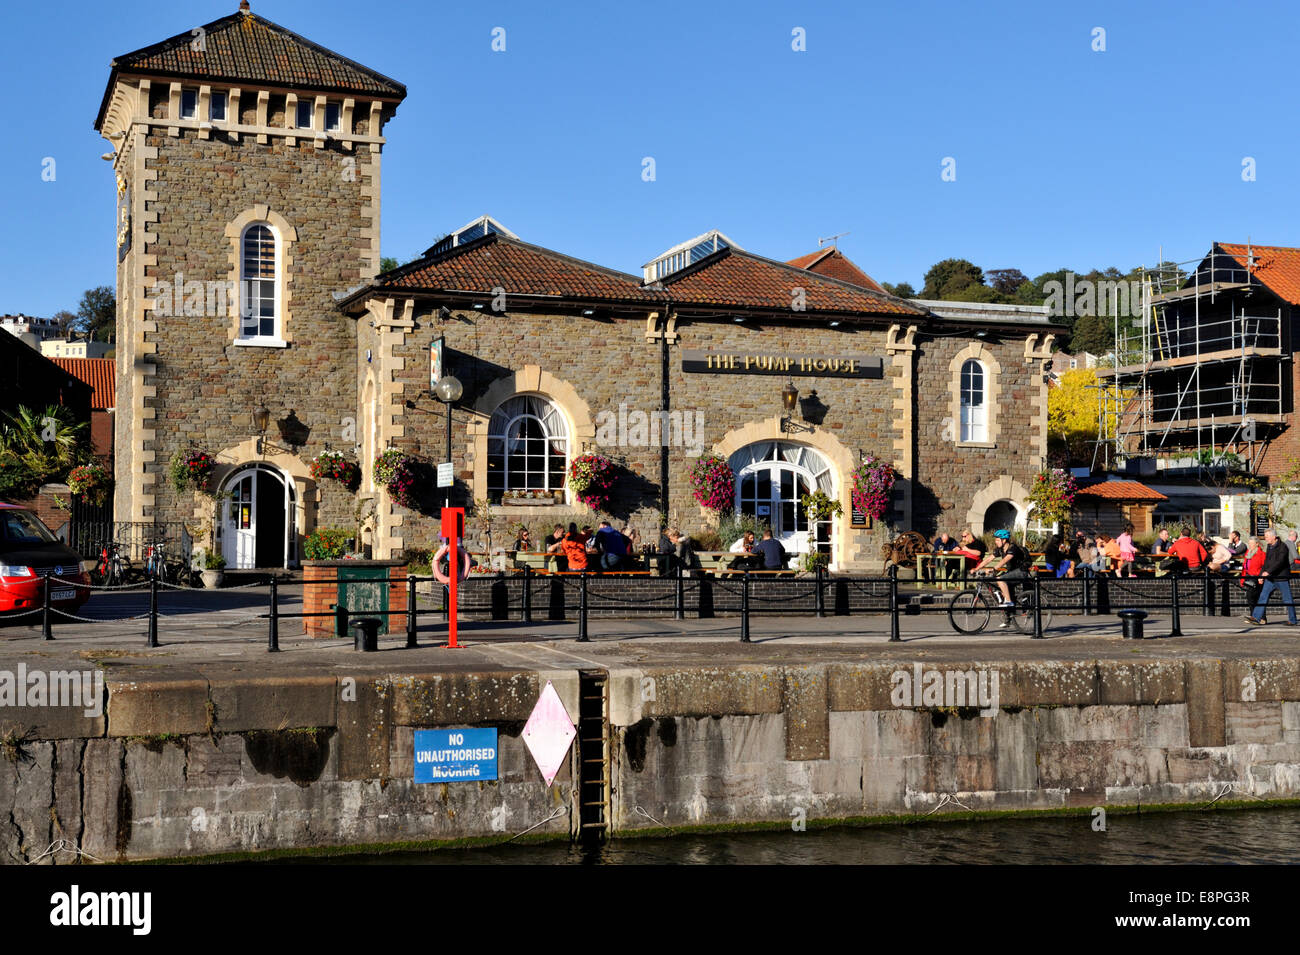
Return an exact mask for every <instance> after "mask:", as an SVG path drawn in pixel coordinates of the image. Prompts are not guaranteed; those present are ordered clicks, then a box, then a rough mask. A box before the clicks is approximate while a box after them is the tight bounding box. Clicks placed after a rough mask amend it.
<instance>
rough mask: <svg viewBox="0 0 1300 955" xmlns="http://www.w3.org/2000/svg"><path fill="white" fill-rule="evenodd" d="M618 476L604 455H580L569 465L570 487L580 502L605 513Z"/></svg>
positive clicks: (611, 463) (612, 463) (612, 464)
mask: <svg viewBox="0 0 1300 955" xmlns="http://www.w3.org/2000/svg"><path fill="white" fill-rule="evenodd" d="M617 483H618V474H617V472H616V471H615V470H614V462H613V461H611V460H610V459H609V458H607V457H605V456H604V455H603V454H580V455H578V456H577V457H576V458H574V459H573V462H572V463H571V464H570V465H569V487H570V488H572V489H573V493H574V496H575V497H577V499H578V501H579V502H581V503H583V504H586V505H587V506H588V507H590V508H592V509H593V510H597V511H603V510H604V509H605V505H607V504H608V503H609V499H610V498H611V497H612V496H613V494H614V485H615V484H617Z"/></svg>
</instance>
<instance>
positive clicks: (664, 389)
mask: <svg viewBox="0 0 1300 955" xmlns="http://www.w3.org/2000/svg"><path fill="white" fill-rule="evenodd" d="M671 312H672V303H671V302H668V303H666V304H665V306H664V319H663V327H662V328H661V332H662V334H660V336H659V344H660V348H659V355H660V395H659V407H660V410H661V411H663V413H664V414H663V418H662V419H661V420H660V422H659V426H660V428H661V429H662V428H664V427H666V426H667V421H668V412H669V410H671V406H672V400H671V398H670V396H669V393H668V316H669V314H670V313H671ZM662 438H663V435H662V434H660V439H661V440H662ZM659 509H660V510H661V511H663V515H664V517H663V519H664V520H667V519H668V442H666V441H665V442H664V443H663V444H661V445H660V446H659Z"/></svg>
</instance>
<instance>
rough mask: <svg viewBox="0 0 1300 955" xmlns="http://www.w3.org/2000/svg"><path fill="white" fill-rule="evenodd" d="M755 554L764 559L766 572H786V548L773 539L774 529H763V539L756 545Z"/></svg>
mask: <svg viewBox="0 0 1300 955" xmlns="http://www.w3.org/2000/svg"><path fill="white" fill-rule="evenodd" d="M754 553H755V554H758V555H759V556H761V557H762V558H763V569H764V570H785V560H786V557H785V548H784V547H782V546H781V542H780V541H779V540H774V539H773V537H772V528H770V527H765V528H763V539H762V540H761V541H759V542H758V543H757V544H755V545H754Z"/></svg>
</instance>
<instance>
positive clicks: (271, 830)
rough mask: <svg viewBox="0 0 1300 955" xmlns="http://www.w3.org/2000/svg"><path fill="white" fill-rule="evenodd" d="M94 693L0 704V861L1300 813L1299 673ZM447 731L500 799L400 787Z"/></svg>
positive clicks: (670, 674) (636, 673) (879, 672)
mask: <svg viewBox="0 0 1300 955" xmlns="http://www.w3.org/2000/svg"><path fill="white" fill-rule="evenodd" d="M933 673H937V674H938V677H937V678H936V677H934V676H932V675H931V674H933ZM994 675H996V678H995V679H994ZM981 679H982V680H983V682H982V683H981ZM592 680H596V681H597V683H598V684H600V685H602V686H603V690H602V692H603V693H604V694H605V700H604V705H603V713H604V718H603V719H601V720H600V721H599V722H598V723H597V724H592V723H591V722H589V721H588V722H587V723H586V724H584V725H585V728H586V730H587V731H593V727H594V731H596V732H599V733H600V734H602V735H603V736H604V737H605V738H606V739H607V741H608V761H607V764H606V765H597V766H593V767H587V771H588V774H589V776H591V774H594V773H601V774H602V777H601V778H602V779H604V780H606V781H607V784H606V787H605V797H604V805H603V806H598V807H595V810H593V809H592V808H591V807H584V806H583V805H581V803H582V802H583V798H582V797H580V796H579V795H578V794H579V791H580V787H579V786H578V785H577V782H578V780H579V778H580V772H581V770H582V769H583V768H584V767H583V764H581V763H580V761H579V757H578V751H577V747H576V746H575V747H574V748H573V749H571V750H570V753H569V757H568V761H567V763H566V765H565V766H564V767H562V768H561V770H560V772H559V775H558V776H557V777H556V778H555V780H554V783H553V784H552V785H551V786H550V787H547V786H546V785H545V783H544V782H543V780H542V778H541V774H540V773H539V771H538V770H537V767H536V766H535V765H534V764H533V761H532V758H531V756H530V755H529V753H528V752H527V750H526V748H525V745H524V741H523V738H522V735H521V734H522V730H523V726H524V722H525V721H526V720H527V718H528V716H529V713H530V712H531V710H532V708H533V706H534V704H535V702H536V700H537V698H538V696H539V694H540V693H541V691H542V689H543V688H544V687H545V685H546V684H547V683H548V682H549V683H551V684H552V686H554V687H555V689H556V691H557V693H558V694H559V696H560V698H561V700H562V701H563V702H564V705H565V707H566V709H567V710H568V711H569V714H570V716H571V717H572V718H574V719H575V720H576V719H577V718H578V716H579V705H580V701H579V695H580V692H583V691H582V690H581V687H583V686H587V687H589V686H591V685H593V684H592V683H591V681H592ZM963 688H964V689H963ZM959 689H961V690H962V692H963V693H968V694H969V695H964V696H960V697H958V696H955V695H954V693H955V692H956V691H957V690H959ZM905 690H906V693H907V694H911V695H907V696H905V693H904V691H905ZM913 691H915V692H913ZM106 693H107V697H108V699H107V707H106V708H105V710H104V712H103V713H101V714H92V715H86V712H85V711H84V710H82V709H77V708H69V707H49V706H47V707H41V708H30V707H13V706H0V859H3V860H4V861H6V862H9V863H19V862H29V861H34V860H38V859H39V860H40V861H42V862H72V861H76V860H77V859H78V858H82V859H84V860H87V861H115V860H136V859H156V858H176V857H208V856H220V855H223V854H228V853H259V852H266V851H299V850H327V849H331V848H339V847H355V848H361V847H368V848H375V847H384V846H390V847H417V846H418V847H431V846H435V845H443V844H452V843H457V842H460V841H470V842H473V841H484V842H495V841H504V840H506V839H509V838H511V837H514V836H516V835H519V834H521V833H524V834H525V835H524V836H523V838H525V839H544V838H554V839H568V838H571V837H574V836H576V835H577V834H578V833H579V832H580V827H581V826H582V824H583V821H584V820H587V819H590V818H591V817H592V813H593V811H595V812H597V813H598V814H599V815H600V816H601V817H602V818H603V821H604V823H605V824H606V825H607V826H608V829H609V832H610V834H611V835H612V836H613V837H615V838H617V837H619V836H620V835H632V834H646V833H652V832H653V833H657V832H660V831H663V829H664V827H671V828H672V829H673V830H674V831H679V830H681V829H683V828H689V827H711V826H735V825H745V824H767V825H773V826H777V825H797V824H799V823H801V822H808V823H812V822H816V821H818V820H852V819H864V818H886V819H888V818H897V819H909V818H915V817H918V816H923V815H927V814H931V813H933V816H935V817H937V816H944V815H947V814H949V813H957V814H960V813H963V812H967V811H981V810H991V811H1000V810H1001V811H1012V812H1014V811H1026V810H1052V809H1056V810H1060V809H1071V808H1075V809H1086V808H1087V807H1096V806H1102V807H1135V806H1139V807H1140V806H1151V805H1157V804H1158V805H1180V804H1186V805H1189V806H1191V805H1199V804H1205V803H1208V802H1211V801H1216V800H1218V801H1222V802H1237V801H1252V802H1253V801H1256V800H1260V801H1266V800H1286V799H1294V798H1300V660H1297V659H1290V658H1281V659H1256V660H1241V659H1234V660H1221V659H1213V658H1189V659H1177V660H1151V661H1141V660H1134V661H1110V660H1101V661H1092V662H1079V661H1035V662H1025V661H1023V660H1017V661H1008V662H1003V663H999V662H987V661H981V662H979V663H974V662H972V663H969V664H961V663H955V662H942V663H939V662H936V663H926V664H914V663H906V664H903V663H888V662H885V663H861V664H858V663H815V662H809V663H804V664H800V665H792V664H788V663H787V664H767V663H762V664H759V663H753V664H740V665H734V666H733V665H727V666H722V665H718V666H710V665H700V664H692V665H672V664H665V665H661V666H646V667H641V668H627V667H612V668H609V669H607V670H600V671H584V672H583V673H579V671H577V670H550V671H545V670H531V671H530V670H482V671H478V672H447V671H438V672H402V673H389V674H374V673H372V674H368V675H364V676H362V675H355V676H351V675H346V674H345V673H340V674H338V675H335V674H319V673H317V674H305V675H302V676H276V677H246V678H230V677H228V676H227V677H221V678H217V677H208V676H205V675H204V674H203V672H202V668H201V667H198V668H195V669H194V671H193V672H192V673H190V674H188V675H178V674H176V673H170V674H168V675H167V676H165V677H160V678H157V679H150V678H146V677H145V675H143V674H141V673H136V674H135V677H134V678H133V679H129V680H128V679H121V678H116V677H114V676H113V675H111V673H110V675H109V676H108V678H107V680H106ZM994 693H995V695H996V699H995V700H994V699H990V698H989V697H990V694H994ZM981 696H982V697H983V698H981ZM984 704H990V705H984ZM981 714H983V715H981ZM437 727H448V728H451V727H494V728H496V729H497V730H498V739H499V746H498V748H499V779H498V780H496V781H491V782H488V781H475V782H458V783H436V784H416V783H414V782H413V779H412V777H413V769H414V767H413V735H414V732H415V730H416V729H418V728H437ZM581 791H584V792H590V790H589V789H587V787H581Z"/></svg>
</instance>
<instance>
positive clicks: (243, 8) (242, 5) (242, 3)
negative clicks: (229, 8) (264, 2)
mask: <svg viewBox="0 0 1300 955" xmlns="http://www.w3.org/2000/svg"><path fill="white" fill-rule="evenodd" d="M251 9H252V8H251V7H249V5H248V0H239V12H240V13H248V12H250V11H251Z"/></svg>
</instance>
